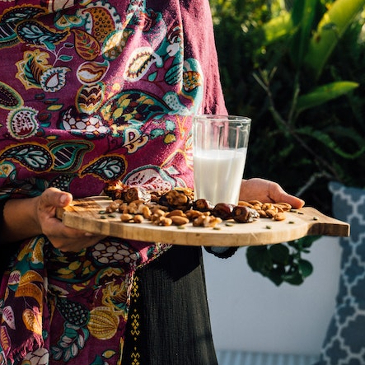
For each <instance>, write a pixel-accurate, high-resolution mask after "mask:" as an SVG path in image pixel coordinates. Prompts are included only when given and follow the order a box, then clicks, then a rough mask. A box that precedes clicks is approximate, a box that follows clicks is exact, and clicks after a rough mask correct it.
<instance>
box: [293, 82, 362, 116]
mask: <svg viewBox="0 0 365 365" xmlns="http://www.w3.org/2000/svg"><path fill="white" fill-rule="evenodd" d="M358 86H359V84H358V83H357V82H352V81H335V82H332V83H329V84H326V85H322V86H318V87H316V88H315V89H314V90H312V91H311V92H310V93H308V94H305V95H301V96H299V98H298V102H297V111H298V112H302V111H303V110H306V109H310V108H314V107H316V106H319V105H322V104H324V103H326V102H328V101H330V100H333V99H335V98H338V97H339V96H342V95H344V94H346V93H348V92H350V91H352V90H354V89H356V88H357V87H358Z"/></svg>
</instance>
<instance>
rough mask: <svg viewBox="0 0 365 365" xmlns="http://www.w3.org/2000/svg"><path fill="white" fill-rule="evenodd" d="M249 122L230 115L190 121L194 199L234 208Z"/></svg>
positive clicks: (247, 137)
mask: <svg viewBox="0 0 365 365" xmlns="http://www.w3.org/2000/svg"><path fill="white" fill-rule="evenodd" d="M250 127H251V119H250V118H248V117H243V116H233V115H197V116H194V118H193V128H192V136H193V164H194V198H195V199H200V198H203V199H206V200H208V201H210V202H211V203H212V204H214V205H215V204H217V203H228V204H237V203H238V199H239V192H240V185H241V180H242V178H243V171H244V167H245V163H246V155H247V147H248V139H249V134H250Z"/></svg>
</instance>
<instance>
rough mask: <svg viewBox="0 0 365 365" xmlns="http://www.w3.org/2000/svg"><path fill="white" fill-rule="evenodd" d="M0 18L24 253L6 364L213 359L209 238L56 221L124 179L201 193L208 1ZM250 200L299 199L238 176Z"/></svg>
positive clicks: (0, 111)
mask: <svg viewBox="0 0 365 365" xmlns="http://www.w3.org/2000/svg"><path fill="white" fill-rule="evenodd" d="M0 15H1V20H0V27H1V30H2V32H1V34H2V38H1V46H2V47H1V48H0V59H1V66H2V67H1V75H0V89H1V92H0V95H1V97H0V115H1V128H0V156H1V160H0V166H1V181H0V187H1V191H0V192H1V198H2V199H1V201H2V204H1V210H3V218H2V224H1V242H2V243H3V244H7V245H10V246H11V247H14V246H16V247H17V249H18V247H19V249H18V251H17V254H16V255H15V256H14V257H13V259H12V261H11V263H10V266H9V270H7V272H6V273H5V275H4V276H3V280H2V285H1V292H0V297H1V300H2V302H1V304H2V322H1V327H0V331H1V341H0V345H1V354H0V359H1V363H2V364H21V363H27V364H40V363H41V364H65V363H67V364H70V365H72V364H82V365H87V364H120V363H122V364H134V365H137V364H164V365H165V364H174V365H177V364H193V365H200V364H201V365H203V364H207V365H208V364H209V365H213V364H215V363H216V358H215V354H214V347H213V343H212V339H211V333H210V325H209V317H208V309H207V303H206V297H205V286H204V285H205V284H204V272H203V268H202V261H201V249H200V248H197V247H194V248H192V247H172V248H170V246H168V245H163V244H151V243H144V242H135V241H126V240H119V239H115V238H110V237H108V238H105V237H98V236H95V235H92V234H89V233H87V232H81V231H77V230H74V229H71V228H67V227H65V226H64V225H63V224H62V223H61V222H60V221H59V220H57V219H56V218H55V210H56V208H57V207H63V206H67V205H68V204H70V203H71V201H72V199H73V198H82V197H85V196H90V195H97V194H100V193H102V191H103V189H104V188H105V186H106V185H107V184H108V183H109V182H113V181H116V180H120V181H122V182H123V183H125V184H128V185H143V186H144V187H146V188H148V189H151V190H153V189H161V188H164V189H171V188H174V187H176V186H184V187H192V165H191V138H190V137H191V135H190V128H191V115H193V114H196V113H226V110H225V106H224V101H223V96H222V92H221V88H220V83H219V75H218V67H217V59H216V53H215V48H214V39H213V33H212V24H211V17H210V12H209V5H208V2H207V1H204V2H201V1H195V0H186V1H183V0H180V1H178V0H170V1H162V0H158V1H157V0H151V1H149V0H145V1H144V0H107V1H90V0H84V1H76V0H75V1H72V0H70V1H67V0H64V1H42V0H29V1H24V2H23V1H18V2H17V3H16V4H13V3H9V2H1V3H0ZM251 197H254V198H255V199H260V200H262V201H287V202H288V203H290V204H292V205H293V206H295V207H300V206H302V205H303V202H302V201H301V200H300V199H297V198H295V197H293V196H291V195H288V194H286V193H285V192H284V191H282V189H281V188H280V187H279V186H278V185H277V184H275V183H271V182H268V181H265V180H260V179H252V180H247V181H244V182H243V183H242V189H241V198H242V199H250V198H251ZM232 253H233V250H231V249H227V250H226V249H222V250H220V252H215V254H217V255H220V256H222V257H228V256H229V255H230V254H232ZM136 272H138V275H135V273H136ZM133 278H135V280H133ZM182 294H183V296H182ZM181 298H183V300H182V299H181ZM122 355H123V356H122Z"/></svg>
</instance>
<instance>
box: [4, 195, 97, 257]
mask: <svg viewBox="0 0 365 365" xmlns="http://www.w3.org/2000/svg"><path fill="white" fill-rule="evenodd" d="M71 202H72V195H71V194H69V193H67V192H63V191H61V190H59V189H56V188H49V189H46V190H45V191H44V192H43V193H42V195H40V196H38V197H36V198H29V199H12V200H9V201H8V202H7V203H6V205H5V209H4V227H3V231H4V237H5V239H6V241H8V242H17V241H20V240H22V239H26V238H31V237H34V236H37V235H39V234H44V235H46V236H47V237H48V239H49V240H50V241H51V243H52V244H53V246H54V247H56V248H58V249H60V250H62V251H73V252H77V251H80V250H81V249H83V248H85V247H88V246H91V245H93V244H95V243H97V242H98V241H99V240H100V239H101V238H103V237H102V236H96V235H93V234H90V233H87V232H84V231H80V230H77V229H73V228H69V227H66V226H65V225H64V224H63V223H62V222H61V221H60V220H59V219H58V218H56V209H57V208H62V207H66V206H67V205H69V204H71ZM2 233H3V232H2Z"/></svg>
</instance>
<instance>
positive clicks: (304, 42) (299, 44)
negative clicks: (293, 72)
mask: <svg viewBox="0 0 365 365" xmlns="http://www.w3.org/2000/svg"><path fill="white" fill-rule="evenodd" d="M317 3H318V1H317V0H302V1H294V4H293V10H292V13H291V17H292V21H293V24H294V25H295V26H296V27H297V28H298V29H297V32H296V33H295V35H294V37H293V39H292V42H291V54H292V58H293V60H294V63H295V64H296V65H297V66H300V64H301V63H302V61H303V58H304V55H305V53H306V52H307V49H308V46H309V40H310V35H311V32H312V27H313V21H314V16H315V8H316V5H317Z"/></svg>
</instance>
